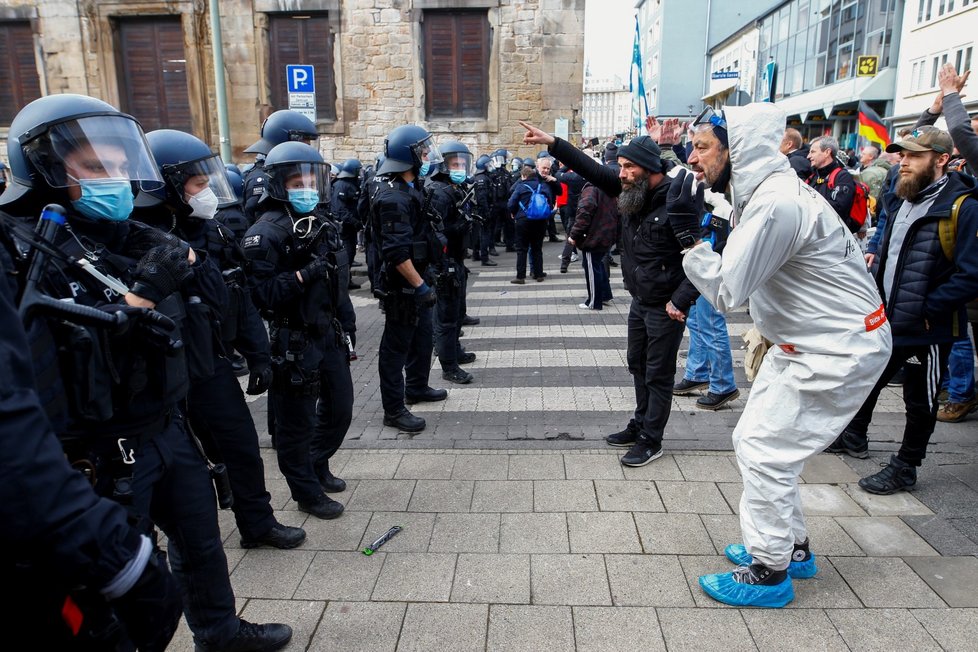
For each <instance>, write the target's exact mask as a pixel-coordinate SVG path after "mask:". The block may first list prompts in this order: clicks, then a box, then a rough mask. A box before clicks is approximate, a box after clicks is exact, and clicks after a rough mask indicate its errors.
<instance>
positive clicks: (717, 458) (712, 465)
mask: <svg viewBox="0 0 978 652" xmlns="http://www.w3.org/2000/svg"><path fill="white" fill-rule="evenodd" d="M675 458H676V464H678V465H679V470H680V471H681V472H682V474H683V478H684V479H685V480H686V481H687V482H740V479H741V478H740V470H739V469H738V468H737V461H736V460H735V459H734V458H732V457H730V456H728V455H675Z"/></svg>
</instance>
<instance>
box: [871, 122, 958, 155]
mask: <svg viewBox="0 0 978 652" xmlns="http://www.w3.org/2000/svg"><path fill="white" fill-rule="evenodd" d="M952 149H954V142H953V141H952V140H951V134H949V133H947V132H946V131H944V130H943V129H938V128H937V127H930V126H925V127H917V128H916V129H914V130H913V131H911V132H910V133H909V134H907V135H906V136H905V137H904V138H903V139H902V140H898V141H897V142H895V143H891V144H889V145H887V146H886V151H887V152H890V153H891V154H892V153H893V152H900V151H903V150H906V151H908V152H937V153H938V154H950V153H951V150H952Z"/></svg>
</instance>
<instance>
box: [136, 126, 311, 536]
mask: <svg viewBox="0 0 978 652" xmlns="http://www.w3.org/2000/svg"><path fill="white" fill-rule="evenodd" d="M146 140H147V142H149V147H150V151H152V153H153V158H154V159H155V160H156V163H157V165H158V166H159V168H160V174H161V176H162V177H163V180H164V182H165V184H166V185H165V186H164V188H163V189H162V190H161V191H157V192H155V193H142V195H141V196H143V197H146V198H151V199H152V200H156V201H155V202H144V203H153V204H154V205H152V206H150V207H147V208H145V209H138V210H137V212H136V214H135V216H136V217H137V218H138V219H140V220H141V221H143V222H146V223H148V224H152V225H153V226H157V227H159V228H161V229H163V230H166V231H169V232H170V233H173V234H174V235H176V236H177V237H179V238H180V239H182V240H183V241H185V242H187V243H188V244H189V245H190V246H191V247H192V248H193V249H194V251H197V252H206V254H207V257H208V260H209V262H210V263H212V264H214V265H216V266H217V268H218V269H219V270H220V272H221V277H222V279H223V281H224V284H225V285H226V287H227V295H228V301H227V303H226V304H225V305H224V306H222V309H221V310H214V309H213V308H211V307H210V306H207V305H206V304H203V303H192V304H191V305H189V306H188V307H187V316H188V319H187V324H188V325H187V331H188V332H187V338H186V339H187V342H186V345H187V351H188V353H190V355H189V356H188V359H189V371H190V381H191V382H190V391H189V393H188V394H187V419H188V421H189V423H190V425H191V427H192V428H193V431H194V433H195V434H196V435H197V436H198V437H199V438H200V440H201V441H202V442H203V443H204V448H205V449H206V450H207V453H208V455H209V456H210V457H211V458H212V459H215V460H219V461H220V462H223V463H224V464H225V465H226V467H227V470H228V475H229V479H230V485H231V492H232V495H233V497H234V503H233V505H232V507H231V509H232V510H233V511H234V518H235V522H236V523H237V526H238V532H240V534H241V546H242V547H243V548H255V547H258V546H261V545H268V546H272V547H275V548H294V547H296V546H298V545H299V544H301V543H302V542H303V541H305V538H306V533H305V532H304V531H303V530H302V528H297V527H289V526H286V525H282V524H281V523H279V522H278V521H276V519H275V515H274V513H273V512H272V506H271V498H272V497H271V494H269V493H268V490H267V489H266V488H265V467H264V465H263V464H262V459H261V454H260V453H259V450H258V433H257V431H256V430H255V422H254V420H253V419H252V416H251V411H250V410H249V409H248V405H247V403H245V398H244V394H242V392H241V386H240V385H239V384H238V381H237V379H236V378H235V374H234V372H233V370H232V367H231V362H230V359H229V354H230V352H231V351H232V350H234V349H237V350H238V351H240V352H241V353H242V354H243V355H244V357H245V359H246V360H247V362H248V368H249V369H250V377H249V379H248V390H247V391H248V394H250V395H253V396H256V395H260V394H262V393H264V392H265V390H267V389H268V386H269V384H270V383H271V380H272V370H271V366H270V365H271V361H270V356H269V347H268V333H267V332H266V331H265V324H264V323H263V322H262V320H261V317H260V316H259V314H258V310H257V309H256V308H255V305H254V303H252V301H251V297H250V294H249V292H248V289H247V279H246V272H247V267H248V264H247V260H245V257H244V253H242V251H241V249H240V248H239V246H238V243H237V241H236V240H235V238H234V234H232V233H231V231H230V230H229V229H227V228H226V227H224V226H223V225H222V224H221V223H220V222H218V221H217V220H216V219H214V217H215V214H216V213H217V208H218V206H220V205H221V204H225V205H226V204H228V203H230V202H231V201H233V200H234V192H233V190H232V189H231V185H230V183H228V178H227V171H226V169H225V168H224V163H223V162H222V161H221V157H220V156H219V155H217V154H215V153H213V152H212V151H211V150H210V148H209V147H208V146H207V145H206V144H204V143H203V142H202V141H201V140H200V139H199V138H197V137H196V136H192V135H190V134H187V133H183V132H181V131H175V130H172V129H159V130H157V131H151V132H150V133H148V134H146Z"/></svg>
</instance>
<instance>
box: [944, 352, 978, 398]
mask: <svg viewBox="0 0 978 652" xmlns="http://www.w3.org/2000/svg"><path fill="white" fill-rule="evenodd" d="M947 369H948V374H947V376H946V381H945V385H946V387H947V400H949V401H950V402H952V403H966V402H967V401H970V400H971V399H973V398H974V397H975V350H974V349H973V348H972V346H971V340H969V339H963V340H961V341H960V342H955V343H954V346H952V347H951V357H950V358H948V361H947Z"/></svg>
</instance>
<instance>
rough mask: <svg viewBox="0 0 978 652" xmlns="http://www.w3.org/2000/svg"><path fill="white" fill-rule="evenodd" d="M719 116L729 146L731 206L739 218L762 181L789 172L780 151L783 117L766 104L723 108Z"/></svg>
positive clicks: (783, 115)
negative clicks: (722, 122) (724, 127)
mask: <svg viewBox="0 0 978 652" xmlns="http://www.w3.org/2000/svg"><path fill="white" fill-rule="evenodd" d="M723 115H724V118H725V119H726V121H727V138H728V141H729V143H730V165H731V172H730V188H731V196H732V199H733V202H732V203H733V205H734V213H735V214H736V216H738V217H739V216H740V215H741V214H742V213H743V212H744V207H745V206H746V205H747V202H748V201H750V198H751V195H753V194H754V191H755V190H757V187H758V186H759V185H761V182H762V181H764V180H765V179H767V178H768V177H769V176H771V175H772V174H774V173H776V172H792V170H791V164H790V163H788V157H786V156H785V155H784V154H782V153H781V151H780V147H781V139H782V138H783V137H784V127H785V120H786V116H785V113H784V111H782V110H781V108H780V107H778V106H777V105H775V104H771V103H768V102H757V103H754V104H748V105H747V106H725V107H723ZM792 174H793V172H792Z"/></svg>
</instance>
